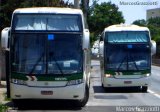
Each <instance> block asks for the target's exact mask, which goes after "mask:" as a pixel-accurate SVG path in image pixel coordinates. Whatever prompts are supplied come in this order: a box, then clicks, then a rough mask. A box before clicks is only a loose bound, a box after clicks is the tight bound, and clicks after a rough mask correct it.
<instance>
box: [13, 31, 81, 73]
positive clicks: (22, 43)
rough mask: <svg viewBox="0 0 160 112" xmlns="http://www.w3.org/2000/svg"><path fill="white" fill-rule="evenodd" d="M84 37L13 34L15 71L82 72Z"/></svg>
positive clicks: (77, 35)
mask: <svg viewBox="0 0 160 112" xmlns="http://www.w3.org/2000/svg"><path fill="white" fill-rule="evenodd" d="M81 36H82V35H81V34H71V33H67V34H62V33H61V34H59V33H56V34H54V33H50V34H48V33H25V34H24V33H13V39H12V54H11V58H12V59H11V60H12V62H11V63H12V66H11V68H12V71H13V72H19V73H25V74H35V75H36V74H37V75H38V74H51V75H54V74H71V73H80V72H82V65H83V64H82V60H83V53H82V37H81Z"/></svg>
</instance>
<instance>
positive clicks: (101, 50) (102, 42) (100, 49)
mask: <svg viewBox="0 0 160 112" xmlns="http://www.w3.org/2000/svg"><path fill="white" fill-rule="evenodd" d="M103 54H104V41H100V43H99V55H100V57H103Z"/></svg>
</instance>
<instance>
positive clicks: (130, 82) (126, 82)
mask: <svg viewBox="0 0 160 112" xmlns="http://www.w3.org/2000/svg"><path fill="white" fill-rule="evenodd" d="M124 84H132V81H124Z"/></svg>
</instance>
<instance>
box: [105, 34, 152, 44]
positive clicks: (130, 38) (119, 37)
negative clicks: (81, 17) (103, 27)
mask: <svg viewBox="0 0 160 112" xmlns="http://www.w3.org/2000/svg"><path fill="white" fill-rule="evenodd" d="M105 40H106V41H107V42H109V43H128V42H135V43H144V42H149V32H147V31H119V32H106V37H105Z"/></svg>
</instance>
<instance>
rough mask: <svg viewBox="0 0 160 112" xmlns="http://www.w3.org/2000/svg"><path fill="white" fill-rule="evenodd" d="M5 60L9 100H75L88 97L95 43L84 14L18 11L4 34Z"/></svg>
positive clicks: (57, 10) (44, 9) (82, 102)
mask: <svg viewBox="0 0 160 112" xmlns="http://www.w3.org/2000/svg"><path fill="white" fill-rule="evenodd" d="M1 37H2V41H1V42H2V43H1V44H2V48H3V49H4V50H5V51H6V54H7V52H8V54H9V56H8V57H7V58H6V60H7V59H8V60H9V62H8V63H6V64H7V66H6V77H7V96H8V97H10V98H11V99H13V102H15V103H19V102H21V101H24V100H29V99H66V100H75V101H76V102H77V104H78V106H85V104H86V103H87V101H88V97H89V84H90V83H89V80H90V42H89V30H88V29H85V24H84V17H83V13H82V11H81V10H79V9H71V8H49V7H48V8H47V7H41V8H22V9H16V10H15V11H14V12H13V16H12V21H11V26H10V27H9V28H5V29H4V30H3V31H2V33H1Z"/></svg>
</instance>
